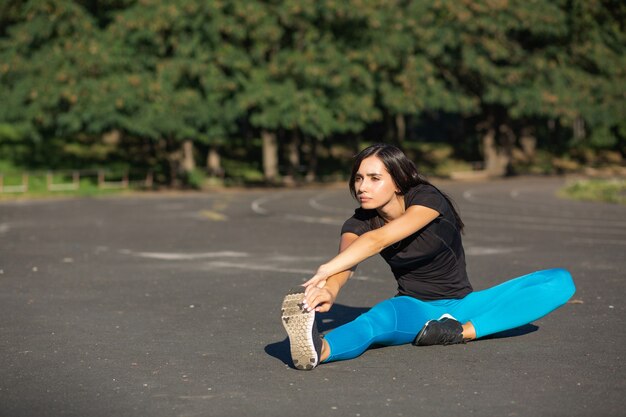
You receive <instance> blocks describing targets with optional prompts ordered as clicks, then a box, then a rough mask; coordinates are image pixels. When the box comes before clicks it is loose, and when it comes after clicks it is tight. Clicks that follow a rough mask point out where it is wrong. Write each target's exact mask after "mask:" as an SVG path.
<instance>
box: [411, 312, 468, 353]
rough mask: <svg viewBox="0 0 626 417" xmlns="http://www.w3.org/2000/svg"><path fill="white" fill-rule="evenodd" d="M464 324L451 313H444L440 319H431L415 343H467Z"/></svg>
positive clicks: (427, 344) (423, 344) (419, 344)
mask: <svg viewBox="0 0 626 417" xmlns="http://www.w3.org/2000/svg"><path fill="white" fill-rule="evenodd" d="M465 342H466V339H465V338H464V337H463V325H462V324H461V323H460V322H459V321H457V320H456V319H455V318H454V317H452V316H450V315H449V314H444V315H443V316H442V317H441V318H439V320H429V321H427V322H426V324H425V325H424V327H422V330H420V332H419V333H418V334H417V336H416V337H415V340H414V341H413V345H415V346H432V345H454V344H457V343H465Z"/></svg>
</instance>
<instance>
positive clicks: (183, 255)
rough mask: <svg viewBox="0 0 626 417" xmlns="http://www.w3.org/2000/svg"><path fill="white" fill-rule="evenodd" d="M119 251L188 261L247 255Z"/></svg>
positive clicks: (148, 256) (167, 259) (222, 252)
mask: <svg viewBox="0 0 626 417" xmlns="http://www.w3.org/2000/svg"><path fill="white" fill-rule="evenodd" d="M120 253H123V254H125V255H133V256H139V257H140V258H149V259H161V260H165V261H188V260H194V259H207V258H245V257H247V256H249V255H248V254H247V253H245V252H232V251H220V252H204V253H168V252H132V251H130V250H121V251H120Z"/></svg>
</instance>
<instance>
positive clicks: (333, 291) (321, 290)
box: [305, 233, 359, 313]
mask: <svg viewBox="0 0 626 417" xmlns="http://www.w3.org/2000/svg"><path fill="white" fill-rule="evenodd" d="M358 237H359V236H358V235H356V234H354V233H343V234H342V235H341V241H340V243H339V253H341V252H343V251H344V250H346V248H347V247H348V246H350V245H351V244H352V242H354V241H355V240H356V239H357V238H358ZM355 270H356V265H355V266H353V267H352V268H351V269H348V270H346V271H342V272H339V273H338V274H335V275H332V276H330V277H328V279H326V280H323V281H319V282H318V283H317V285H310V286H308V287H307V288H306V290H305V296H306V299H305V307H306V308H307V309H309V310H311V309H312V308H309V306H313V307H315V311H318V312H321V313H323V312H326V311H328V310H330V307H331V306H332V305H333V304H334V302H335V300H336V299H337V295H338V294H339V290H341V288H342V287H343V286H344V285H345V283H346V282H347V281H348V279H349V278H350V277H351V276H352V274H353V273H354V271H355Z"/></svg>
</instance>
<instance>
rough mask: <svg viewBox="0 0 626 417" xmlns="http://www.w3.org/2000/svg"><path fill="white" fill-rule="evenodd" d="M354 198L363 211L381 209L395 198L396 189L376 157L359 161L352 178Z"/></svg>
mask: <svg viewBox="0 0 626 417" xmlns="http://www.w3.org/2000/svg"><path fill="white" fill-rule="evenodd" d="M354 189H355V191H356V197H357V199H358V200H359V203H361V208H363V209H378V208H382V207H384V206H385V205H387V204H388V203H389V202H391V201H392V200H393V199H394V198H395V197H396V192H397V191H398V187H397V186H396V183H395V182H394V180H393V178H392V177H391V175H390V174H389V172H387V169H386V168H385V165H384V164H383V162H382V161H381V160H380V159H379V158H378V157H377V156H375V155H374V156H370V157H368V158H365V159H364V160H363V161H361V165H360V166H359V169H358V170H357V173H356V176H355V178H354Z"/></svg>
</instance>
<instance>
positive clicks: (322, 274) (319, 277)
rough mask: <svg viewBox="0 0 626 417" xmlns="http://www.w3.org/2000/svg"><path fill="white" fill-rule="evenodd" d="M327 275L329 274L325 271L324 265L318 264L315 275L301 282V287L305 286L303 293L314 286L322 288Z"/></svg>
mask: <svg viewBox="0 0 626 417" xmlns="http://www.w3.org/2000/svg"><path fill="white" fill-rule="evenodd" d="M329 276H330V274H328V273H327V272H326V267H325V265H322V266H320V267H319V268H318V269H317V272H316V273H315V275H313V278H311V279H310V280H308V281H307V282H305V283H304V284H302V286H303V287H306V291H305V293H306V292H308V291H309V290H310V289H311V288H314V287H315V288H324V286H325V285H326V280H327V279H328V277H329Z"/></svg>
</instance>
